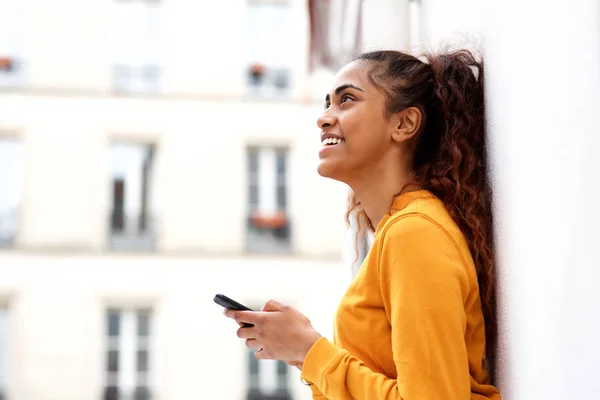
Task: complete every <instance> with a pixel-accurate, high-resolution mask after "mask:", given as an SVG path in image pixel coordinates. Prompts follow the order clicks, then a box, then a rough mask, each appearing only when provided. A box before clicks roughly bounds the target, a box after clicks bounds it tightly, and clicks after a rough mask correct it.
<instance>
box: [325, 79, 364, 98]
mask: <svg viewBox="0 0 600 400" xmlns="http://www.w3.org/2000/svg"><path fill="white" fill-rule="evenodd" d="M346 89H355V90H358V91H360V92H364V90H362V89H361V88H359V87H358V86H355V85H353V84H351V83H346V84H343V85H341V86H338V87H337V88H336V89H335V91H334V93H335V95H336V96H337V95H338V94H340V93H341V92H343V91H344V90H346ZM328 100H329V94H326V95H325V101H328Z"/></svg>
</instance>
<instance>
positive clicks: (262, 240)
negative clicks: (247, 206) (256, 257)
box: [246, 216, 292, 254]
mask: <svg viewBox="0 0 600 400" xmlns="http://www.w3.org/2000/svg"><path fill="white" fill-rule="evenodd" d="M291 232H292V231H291V224H290V218H289V217H287V218H286V223H285V225H283V226H279V227H266V226H259V225H258V224H257V223H256V222H255V220H254V218H253V217H252V216H248V217H247V219H246V251H247V252H248V253H261V254H288V253H290V252H291V251H292V242H291V239H292V238H291V236H292V235H291Z"/></svg>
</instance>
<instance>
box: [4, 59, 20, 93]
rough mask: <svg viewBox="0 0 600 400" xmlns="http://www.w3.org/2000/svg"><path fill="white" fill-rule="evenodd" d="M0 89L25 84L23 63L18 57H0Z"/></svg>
mask: <svg viewBox="0 0 600 400" xmlns="http://www.w3.org/2000/svg"><path fill="white" fill-rule="evenodd" d="M0 65H1V66H2V68H0V89H13V88H18V87H21V86H23V85H24V84H25V64H24V63H23V61H22V60H19V59H6V58H4V57H0Z"/></svg>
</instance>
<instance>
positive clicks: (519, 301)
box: [485, 0, 600, 400]
mask: <svg viewBox="0 0 600 400" xmlns="http://www.w3.org/2000/svg"><path fill="white" fill-rule="evenodd" d="M515 10H518V12H515ZM599 11H600V10H599V9H598V2H597V1H594V0H585V1H580V2H577V3H576V4H574V3H568V2H563V1H546V2H544V3H543V6H541V4H540V3H537V2H531V1H526V2H523V1H502V2H499V1H498V2H494V3H491V4H489V8H487V9H486V21H485V40H486V46H487V47H486V51H487V55H488V57H487V61H488V69H487V73H488V76H487V78H486V79H487V82H488V84H489V91H488V104H489V110H490V111H491V113H490V125H491V128H492V131H491V133H492V143H491V144H492V146H491V149H492V150H493V161H494V167H495V168H494V176H495V182H494V184H495V188H496V198H495V201H496V223H497V225H498V226H497V229H498V239H499V243H498V244H499V253H500V265H499V269H498V273H499V278H500V286H499V287H500V311H501V336H500V363H499V367H500V371H499V372H500V384H501V387H502V390H503V395H504V397H503V398H506V399H509V400H510V399H533V398H536V399H537V398H539V399H542V398H543V399H557V400H558V399H561V400H562V399H585V398H591V397H594V396H596V395H594V394H593V393H599V392H600V380H598V376H597V375H598V374H597V370H598V361H599V360H600V344H599V343H598V338H600V312H599V309H598V305H599V304H600V291H598V287H599V285H600V270H599V269H598V266H599V265H600V261H599V260H598V251H597V248H598V243H600V228H599V227H600V210H599V208H598V197H599V196H600V188H599V186H598V184H597V182H598V171H600V161H599V158H598V155H597V149H598V148H599V147H600V137H599V136H598V122H597V114H598V110H600V39H599V36H598V32H599V29H598V28H599V27H600V14H599Z"/></svg>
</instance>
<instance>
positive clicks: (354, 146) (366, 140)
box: [343, 116, 384, 156]
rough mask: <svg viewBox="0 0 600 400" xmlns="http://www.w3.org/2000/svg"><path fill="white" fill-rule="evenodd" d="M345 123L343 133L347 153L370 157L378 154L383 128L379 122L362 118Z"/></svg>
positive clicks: (365, 117) (382, 138)
mask: <svg viewBox="0 0 600 400" xmlns="http://www.w3.org/2000/svg"><path fill="white" fill-rule="evenodd" d="M347 122H348V124H347V125H346V128H345V130H344V132H343V133H344V137H345V138H346V145H347V150H348V151H349V152H352V153H353V154H354V155H356V156H368V155H371V156H372V155H373V154H374V153H378V152H379V150H380V149H381V148H382V143H383V140H384V135H383V133H382V132H383V131H382V129H383V128H382V125H381V122H380V121H379V120H375V119H373V118H368V116H363V118H356V119H353V120H352V121H347Z"/></svg>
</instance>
